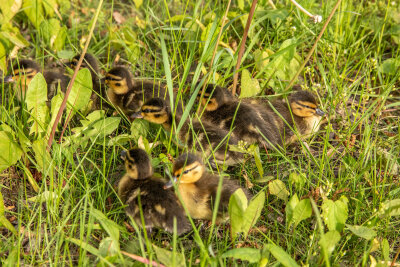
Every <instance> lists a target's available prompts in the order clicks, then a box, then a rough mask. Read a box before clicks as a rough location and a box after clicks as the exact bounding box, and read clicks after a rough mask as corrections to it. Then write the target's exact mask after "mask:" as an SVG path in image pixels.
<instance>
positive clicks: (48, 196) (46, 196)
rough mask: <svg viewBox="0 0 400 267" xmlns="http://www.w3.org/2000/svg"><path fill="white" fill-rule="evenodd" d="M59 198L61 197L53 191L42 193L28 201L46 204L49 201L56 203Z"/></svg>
mask: <svg viewBox="0 0 400 267" xmlns="http://www.w3.org/2000/svg"><path fill="white" fill-rule="evenodd" d="M58 198H59V196H58V195H57V193H55V192H51V191H44V192H43V193H40V194H38V195H36V196H34V197H30V198H28V201H30V202H36V203H44V202H48V201H54V200H56V199H58Z"/></svg>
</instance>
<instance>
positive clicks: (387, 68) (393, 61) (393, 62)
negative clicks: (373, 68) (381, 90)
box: [379, 58, 400, 75]
mask: <svg viewBox="0 0 400 267" xmlns="http://www.w3.org/2000/svg"><path fill="white" fill-rule="evenodd" d="M399 68H400V59H398V58H389V59H386V60H385V61H383V62H382V64H381V65H380V66H379V70H380V72H382V73H384V74H388V75H395V74H396V73H397V72H398V71H399Z"/></svg>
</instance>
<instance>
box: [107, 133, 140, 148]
mask: <svg viewBox="0 0 400 267" xmlns="http://www.w3.org/2000/svg"><path fill="white" fill-rule="evenodd" d="M132 139H133V140H135V139H134V138H133V137H132V136H131V135H129V134H119V135H117V136H115V137H112V138H111V139H110V140H109V141H108V143H107V146H123V145H125V144H126V143H128V142H130V141H132Z"/></svg>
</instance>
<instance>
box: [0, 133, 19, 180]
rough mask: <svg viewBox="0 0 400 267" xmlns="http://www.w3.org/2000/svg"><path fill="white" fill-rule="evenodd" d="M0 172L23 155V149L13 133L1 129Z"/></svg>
mask: <svg viewBox="0 0 400 267" xmlns="http://www.w3.org/2000/svg"><path fill="white" fill-rule="evenodd" d="M0 151H1V153H0V172H2V171H3V170H5V169H7V168H8V167H10V166H12V165H14V164H15V163H17V161H18V160H19V159H20V158H21V156H22V150H21V148H20V146H19V145H18V143H17V142H15V141H14V139H13V137H12V135H11V134H10V133H8V132H5V131H0Z"/></svg>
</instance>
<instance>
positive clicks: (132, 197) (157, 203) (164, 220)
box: [118, 149, 191, 235]
mask: <svg viewBox="0 0 400 267" xmlns="http://www.w3.org/2000/svg"><path fill="white" fill-rule="evenodd" d="M121 157H122V159H124V160H125V168H126V174H125V175H124V176H123V177H122V178H121V180H120V181H119V183H118V195H119V196H120V198H121V200H122V201H123V203H125V204H126V205H127V208H126V213H127V214H128V215H129V216H131V217H132V218H133V220H134V221H135V222H136V223H137V224H138V225H142V220H141V215H140V210H142V214H143V219H144V223H145V228H146V230H151V229H152V228H153V227H157V228H162V229H165V230H166V231H167V232H171V233H172V232H173V230H174V220H175V221H176V229H177V234H178V235H180V234H182V233H185V232H187V231H189V230H190V229H191V225H190V223H189V221H188V219H187V218H186V215H185V211H184V210H183V208H182V206H181V204H180V203H179V201H178V199H177V197H176V195H175V194H174V192H172V191H170V190H164V184H165V181H163V180H162V179H158V178H154V177H153V169H152V167H151V163H150V158H149V156H148V155H147V153H146V152H145V151H144V150H142V149H131V150H129V151H122V152H121Z"/></svg>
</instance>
